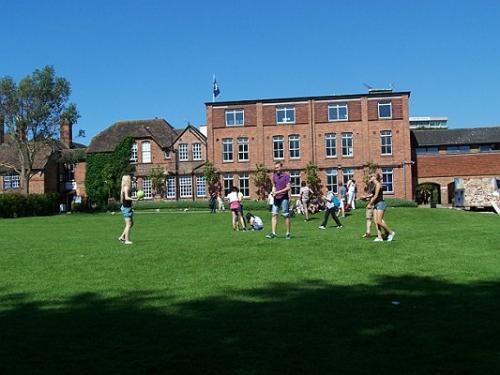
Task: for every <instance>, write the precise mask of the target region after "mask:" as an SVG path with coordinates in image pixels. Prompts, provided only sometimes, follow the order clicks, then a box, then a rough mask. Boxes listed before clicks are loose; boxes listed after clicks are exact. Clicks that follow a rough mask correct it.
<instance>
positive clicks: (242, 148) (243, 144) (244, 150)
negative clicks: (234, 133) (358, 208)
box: [238, 137, 248, 161]
mask: <svg viewBox="0 0 500 375" xmlns="http://www.w3.org/2000/svg"><path fill="white" fill-rule="evenodd" d="M238 160H239V161H247V160H248V138H247V137H240V138H238Z"/></svg>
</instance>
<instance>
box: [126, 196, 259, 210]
mask: <svg viewBox="0 0 500 375" xmlns="http://www.w3.org/2000/svg"><path fill="white" fill-rule="evenodd" d="M224 206H225V207H226V209H229V203H228V202H224ZM157 208H159V209H167V210H180V209H185V208H188V209H190V210H208V209H209V207H208V200H206V199H203V200H196V201H193V200H178V201H149V202H148V201H140V202H136V203H134V210H154V209H157ZM243 208H244V209H245V211H252V210H265V209H266V208H267V202H266V201H254V200H244V201H243Z"/></svg>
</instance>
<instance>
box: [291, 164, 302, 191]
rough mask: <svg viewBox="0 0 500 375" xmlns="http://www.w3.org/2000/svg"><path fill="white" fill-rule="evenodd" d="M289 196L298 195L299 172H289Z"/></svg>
mask: <svg viewBox="0 0 500 375" xmlns="http://www.w3.org/2000/svg"><path fill="white" fill-rule="evenodd" d="M290 195H292V196H294V197H296V196H299V195H300V171H298V170H295V171H290Z"/></svg>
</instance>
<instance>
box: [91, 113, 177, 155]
mask: <svg viewBox="0 0 500 375" xmlns="http://www.w3.org/2000/svg"><path fill="white" fill-rule="evenodd" d="M126 137H132V138H152V139H153V140H154V141H155V142H157V143H158V144H159V145H160V147H162V148H166V147H168V146H170V145H171V144H172V142H173V141H174V140H175V138H177V132H176V130H175V129H174V128H173V127H172V125H170V124H169V123H168V122H167V121H166V120H164V119H159V118H155V119H150V120H130V121H119V122H116V123H114V124H113V125H111V126H110V127H109V128H107V129H105V130H103V131H102V132H100V133H99V134H97V135H96V136H95V137H94V138H92V141H91V142H90V145H89V147H88V148H87V153H92V152H111V151H113V150H114V149H115V147H116V146H117V145H118V144H119V143H120V142H121V141H122V140H123V139H124V138H126Z"/></svg>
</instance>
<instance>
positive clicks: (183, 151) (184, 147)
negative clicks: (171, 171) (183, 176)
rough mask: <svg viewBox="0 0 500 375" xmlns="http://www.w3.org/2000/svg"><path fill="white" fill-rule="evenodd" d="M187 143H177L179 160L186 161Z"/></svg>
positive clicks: (187, 156)
mask: <svg viewBox="0 0 500 375" xmlns="http://www.w3.org/2000/svg"><path fill="white" fill-rule="evenodd" d="M188 160H189V155H188V144H187V143H179V161H188Z"/></svg>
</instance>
